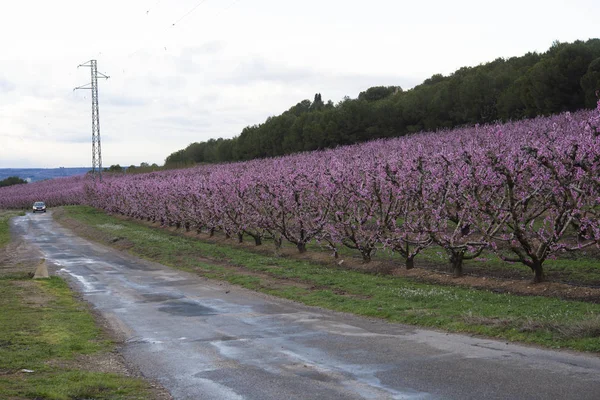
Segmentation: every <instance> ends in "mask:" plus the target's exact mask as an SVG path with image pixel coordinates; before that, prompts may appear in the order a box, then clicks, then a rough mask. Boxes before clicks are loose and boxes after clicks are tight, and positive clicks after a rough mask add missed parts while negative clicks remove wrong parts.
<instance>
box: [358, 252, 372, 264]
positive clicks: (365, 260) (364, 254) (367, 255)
mask: <svg viewBox="0 0 600 400" xmlns="http://www.w3.org/2000/svg"><path fill="white" fill-rule="evenodd" d="M360 254H362V259H363V263H365V264H368V263H370V262H371V251H370V250H362V251H361V252H360Z"/></svg>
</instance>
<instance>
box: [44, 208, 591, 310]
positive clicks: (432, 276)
mask: <svg viewBox="0 0 600 400" xmlns="http://www.w3.org/2000/svg"><path fill="white" fill-rule="evenodd" d="M56 216H58V217H59V219H60V220H59V222H60V223H62V224H64V225H65V226H68V227H69V228H71V229H73V230H74V231H76V232H78V234H81V235H83V236H86V237H88V238H95V240H97V241H101V242H103V243H105V244H107V245H111V246H113V247H116V248H119V249H127V248H129V247H131V243H130V242H128V241H127V240H126V239H122V238H121V239H119V240H115V238H112V237H110V236H108V235H107V234H104V233H101V232H99V231H98V230H96V229H94V228H90V227H89V226H85V225H83V224H82V223H80V222H78V221H75V220H72V219H69V218H65V217H64V214H61V213H57V212H55V217H56ZM116 217H118V218H121V219H123V220H132V221H135V222H138V223H140V221H139V220H133V219H131V218H127V217H122V216H116ZM141 223H142V224H144V225H146V226H150V227H152V228H155V229H163V230H167V231H169V232H171V233H173V234H176V235H181V236H185V237H191V238H196V239H198V240H201V241H203V242H207V243H214V244H220V245H226V246H232V247H238V248H243V249H246V250H250V251H252V252H256V253H259V254H264V255H268V256H273V255H275V256H279V257H291V258H295V259H301V260H307V261H311V262H317V263H320V264H323V265H327V266H329V267H334V268H340V269H350V270H359V271H363V272H365V273H376V274H385V275H393V276H402V277H407V278H411V279H414V280H417V281H421V282H425V283H435V284H441V285H453V286H462V287H471V288H476V289H484V290H490V291H493V292H497V293H512V294H518V295H525V296H546V297H556V298H561V299H566V300H578V301H586V302H593V303H600V288H597V287H585V286H580V285H572V284H567V283H560V282H543V283H536V284H534V283H532V282H531V279H530V278H529V277H528V276H527V275H526V274H520V273H513V274H510V273H507V274H506V275H504V276H503V275H496V276H481V272H478V275H469V274H465V275H464V276H463V277H460V278H454V277H453V276H452V275H451V274H450V273H449V272H445V271H444V269H445V267H444V266H440V265H427V264H425V265H416V267H415V268H414V269H411V270H406V269H405V268H403V267H399V266H398V264H394V263H391V262H389V261H372V262H370V263H368V264H364V263H363V262H362V260H361V259H360V258H358V257H357V258H352V257H344V258H339V259H334V258H333V257H332V255H331V254H330V253H329V252H306V253H303V254H299V253H298V251H297V250H296V249H295V248H293V247H284V248H281V249H277V250H275V249H274V248H273V246H272V245H270V244H268V245H263V246H255V245H254V241H253V240H246V241H244V242H243V243H238V241H237V238H235V239H234V238H229V239H227V238H225V236H224V235H222V234H218V233H216V234H215V235H214V236H212V237H211V236H209V235H208V234H207V233H200V234H198V233H196V232H193V231H190V232H186V231H185V229H183V228H181V229H175V228H174V227H160V226H159V224H156V223H151V222H147V221H141ZM201 261H206V262H210V263H212V264H217V265H225V266H227V267H229V268H235V269H237V270H239V271H243V272H244V273H245V274H246V275H251V276H257V277H261V279H263V280H265V281H267V282H268V284H269V285H272V286H274V287H275V286H277V287H282V286H289V285H294V286H301V287H303V288H307V289H311V288H313V287H312V286H310V285H306V284H305V283H303V282H297V281H293V280H289V279H288V280H286V279H282V278H276V277H273V276H271V275H269V274H268V273H260V272H254V271H247V270H245V269H244V268H243V267H242V266H238V265H231V264H227V263H225V262H222V261H217V260H211V259H205V258H202V259H201Z"/></svg>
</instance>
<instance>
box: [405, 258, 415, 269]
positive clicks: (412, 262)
mask: <svg viewBox="0 0 600 400" xmlns="http://www.w3.org/2000/svg"><path fill="white" fill-rule="evenodd" d="M414 267H415V256H410V257H406V269H413V268H414Z"/></svg>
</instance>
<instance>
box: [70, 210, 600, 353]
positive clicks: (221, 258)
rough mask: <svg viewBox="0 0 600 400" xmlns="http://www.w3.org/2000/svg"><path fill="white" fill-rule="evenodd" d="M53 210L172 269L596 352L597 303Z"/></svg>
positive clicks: (411, 319) (435, 324)
mask: <svg viewBox="0 0 600 400" xmlns="http://www.w3.org/2000/svg"><path fill="white" fill-rule="evenodd" d="M58 214H59V215H58V218H59V220H60V221H62V222H63V223H66V224H67V225H68V226H70V227H72V228H75V230H76V231H78V232H79V233H84V235H87V236H88V237H89V238H91V239H95V240H98V238H104V240H103V241H104V243H107V244H111V245H113V246H116V247H120V248H126V249H127V250H128V251H130V252H131V253H133V254H135V255H138V256H141V257H144V258H147V259H151V260H153V261H157V262H160V263H162V264H165V265H168V266H171V267H174V268H179V269H182V270H186V271H193V272H196V273H198V274H201V275H203V276H206V277H209V278H213V279H219V280H225V281H228V282H231V283H234V284H238V285H240V286H243V287H246V288H249V289H252V290H257V291H261V292H265V293H268V294H271V295H275V296H279V297H283V298H287V299H291V300H294V301H298V302H301V303H304V304H308V305H313V306H320V307H325V308H329V309H333V310H338V311H344V312H351V313H355V314H359V315H365V316H370V317H378V318H383V319H386V320H389V321H392V322H401V323H407V324H412V325H417V326H422V327H431V328H437V329H443V330H446V331H452V332H465V333H472V334H481V335H485V336H490V337H497V338H502V339H508V340H512V341H520V342H524V343H535V344H539V345H543V346H547V347H552V348H570V349H575V350H583V351H591V352H600V305H599V304H592V303H585V302H578V301H566V300H561V299H556V298H549V297H539V296H517V295H511V294H506V293H503V294H500V293H494V292H492V291H487V290H475V289H468V288H462V287H453V286H440V285H433V284H426V283H419V282H415V281H413V280H410V279H407V278H404V277H392V276H386V275H373V274H364V273H361V272H358V271H351V270H345V269H340V268H334V267H328V266H324V265H322V264H316V263H312V262H310V261H306V260H298V259H293V258H283V257H274V256H266V255H263V254H257V253H254V252H251V251H249V250H246V249H243V248H236V247H233V246H227V245H218V244H210V243H204V242H202V241H201V240H198V239H197V238H191V237H186V236H182V235H178V234H175V233H173V232H170V231H167V230H163V229H157V228H154V227H149V226H147V225H145V224H142V223H139V222H137V221H129V220H123V219H119V218H115V217H113V216H109V215H106V214H105V213H103V212H100V211H97V210H94V209H92V208H89V207H80V206H74V207H65V208H64V211H63V212H62V213H58ZM61 214H62V215H61ZM74 221H76V222H74ZM78 224H79V225H78ZM90 227H91V229H90Z"/></svg>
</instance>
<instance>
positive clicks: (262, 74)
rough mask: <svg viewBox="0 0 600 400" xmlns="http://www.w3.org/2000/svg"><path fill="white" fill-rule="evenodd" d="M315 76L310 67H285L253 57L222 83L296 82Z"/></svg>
mask: <svg viewBox="0 0 600 400" xmlns="http://www.w3.org/2000/svg"><path fill="white" fill-rule="evenodd" d="M317 76H318V75H317V73H316V72H315V71H313V70H310V69H300V68H292V67H286V66H283V65H279V64H275V63H270V62H267V61H266V60H264V59H262V58H259V57H254V58H250V59H249V60H248V61H246V62H243V63H241V64H240V65H239V66H238V67H237V68H236V69H235V71H234V72H233V76H230V77H228V78H225V79H224V80H223V83H233V84H249V83H252V82H257V81H258V82H282V83H296V82H299V81H306V80H310V79H314V78H315V77H317Z"/></svg>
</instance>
